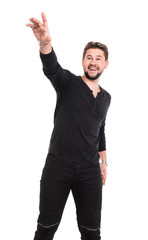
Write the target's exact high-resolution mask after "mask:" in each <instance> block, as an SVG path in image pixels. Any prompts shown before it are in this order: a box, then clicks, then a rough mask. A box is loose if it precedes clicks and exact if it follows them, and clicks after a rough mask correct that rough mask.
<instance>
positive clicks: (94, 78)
mask: <svg viewBox="0 0 148 240" xmlns="http://www.w3.org/2000/svg"><path fill="white" fill-rule="evenodd" d="M84 74H85V76H86V78H88V79H89V80H92V81H93V80H96V79H98V78H99V77H100V76H101V74H102V72H101V73H97V74H96V75H95V76H93V77H91V76H90V75H89V74H88V72H85V71H84Z"/></svg>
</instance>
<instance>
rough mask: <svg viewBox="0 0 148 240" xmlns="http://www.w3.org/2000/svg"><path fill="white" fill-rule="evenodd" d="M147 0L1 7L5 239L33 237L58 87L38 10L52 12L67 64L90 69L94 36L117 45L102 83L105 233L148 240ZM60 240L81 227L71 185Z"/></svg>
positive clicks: (0, 172)
mask: <svg viewBox="0 0 148 240" xmlns="http://www.w3.org/2000/svg"><path fill="white" fill-rule="evenodd" d="M146 4H147V1H146V0H145V1H144V0H141V1H137V0H125V1H119V0H106V1H99V0H94V1H88V0H84V1H81V0H79V1H76V0H75V1H70V0H64V1H60V0H59V1H58V0H54V1H50V0H48V1H47V0H42V1H38V0H25V1H18V0H14V1H3V4H2V5H1V6H0V9H1V14H0V18H1V19H0V23H1V33H0V34H1V37H0V41H1V44H0V58H1V71H0V75H1V76H0V228H1V231H0V235H1V236H0V238H1V239H3V240H7V239H15V240H31V239H33V236H34V232H35V230H36V220H37V217H38V204H39V182H40V177H41V172H42V168H43V166H44V162H45V158H46V154H47V151H48V145H49V140H50V136H51V132H52V129H53V114H54V108H55V103H56V94H55V91H54V89H53V87H52V85H51V84H50V82H49V80H48V79H47V78H46V77H45V76H44V75H43V72H42V65H41V62H40V59H39V46H38V43H37V41H36V39H35V38H34V36H33V33H32V31H31V29H29V28H27V27H26V26H25V24H26V23H28V22H29V20H28V19H29V18H30V17H32V16H34V17H36V18H39V19H41V12H42V11H44V12H45V13H46V15H47V19H48V23H49V29H50V34H51V37H52V39H53V40H52V45H53V47H54V50H55V52H56V54H57V56H58V60H59V62H60V64H61V65H62V66H63V67H64V68H66V69H69V70H70V71H72V72H73V73H75V74H76V75H82V74H83V69H82V66H81V59H82V53H83V48H84V46H85V44H86V43H87V42H88V41H100V42H102V43H105V44H106V45H107V46H108V48H109V61H110V64H109V67H108V69H107V70H105V72H104V73H103V75H102V76H101V79H100V85H101V86H102V87H103V88H105V89H106V90H107V91H108V92H110V94H111V95H112V102H111V106H110V109H109V112H108V116H107V121H106V138H107V149H108V150H107V153H108V162H109V167H108V179H107V182H106V186H105V187H104V189H103V209H102V240H109V239H114V240H119V239H120V240H125V239H126V240H128V239H129V240H131V239H134V240H139V239H141V240H147V239H148V232H147V222H148V207H147V203H148V194H147V183H148V177H147V172H148V170H147V169H148V163H147V161H148V157H147V148H148V146H147V136H148V128H147V122H148V117H147V101H148V97H147V81H148V73H147V57H148V46H147V44H148V34H147V22H148V17H147V5H146ZM54 239H55V240H66V239H70V240H76V239H80V234H79V231H78V228H77V223H76V213H75V205H74V201H73V198H72V195H71V194H70V196H69V198H68V201H67V204H66V207H65V210H64V214H63V217H62V221H61V224H60V226H59V229H58V231H57V233H56V235H55V238H54Z"/></svg>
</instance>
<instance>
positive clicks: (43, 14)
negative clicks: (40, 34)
mask: <svg viewBox="0 0 148 240" xmlns="http://www.w3.org/2000/svg"><path fill="white" fill-rule="evenodd" d="M41 16H42V20H43V25H44V26H47V18H46V15H45V13H44V12H42V13H41Z"/></svg>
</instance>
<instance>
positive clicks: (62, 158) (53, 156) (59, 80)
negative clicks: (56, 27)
mask: <svg viewBox="0 0 148 240" xmlns="http://www.w3.org/2000/svg"><path fill="white" fill-rule="evenodd" d="M42 20H43V23H41V22H40V21H39V20H38V19H35V18H31V19H30V22H31V23H29V24H26V25H27V26H28V27H31V28H32V30H33V33H34V35H35V37H36V38H37V40H38V41H39V43H40V57H41V60H42V64H43V71H44V74H45V75H46V76H47V78H49V79H50V81H51V83H52V85H53V87H54V89H55V91H56V93H57V103H56V108H55V113H54V129H53V132H52V136H51V140H50V146H49V152H48V155H47V158H46V163H45V166H44V169H43V173H42V178H41V186H40V187H41V188H40V214H39V217H38V226H37V231H36V233H35V237H34V240H45V239H46V240H47V239H48V240H51V239H53V237H54V234H55V232H56V230H57V228H58V226H59V223H60V220H61V217H62V212H63V209H64V206H65V203H66V200H67V197H68V195H69V192H70V190H71V191H72V194H73V197H74V200H75V204H76V210H77V222H78V228H79V231H80V233H81V239H82V240H99V239H101V237H100V222H101V203H102V184H105V181H106V175H107V167H106V165H107V157H106V142H105V133H104V128H105V119H106V114H107V111H108V108H109V105H110V100H111V96H110V94H109V93H108V92H107V91H105V90H104V89H103V88H102V87H101V86H100V85H99V84H98V81H99V78H100V75H101V74H102V72H103V71H104V69H105V68H107V66H108V50H107V47H106V46H105V45H103V44H101V43H97V42H90V43H88V44H87V45H86V47H85V49H84V53H83V60H82V66H83V69H84V74H83V76H82V77H80V76H76V75H74V74H72V73H71V72H70V71H68V70H65V69H63V68H62V67H61V66H60V65H59V63H58V61H57V58H56V55H55V52H54V50H53V48H52V45H51V37H50V34H49V30H48V24H47V19H46V16H45V14H44V13H42ZM99 160H101V162H100V163H99Z"/></svg>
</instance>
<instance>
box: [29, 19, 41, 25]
mask: <svg viewBox="0 0 148 240" xmlns="http://www.w3.org/2000/svg"><path fill="white" fill-rule="evenodd" d="M29 20H30V22H32V23H33V24H35V25H36V26H38V27H40V26H41V25H42V23H41V22H40V21H39V20H38V19H36V18H34V17H32V18H30V19H29Z"/></svg>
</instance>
